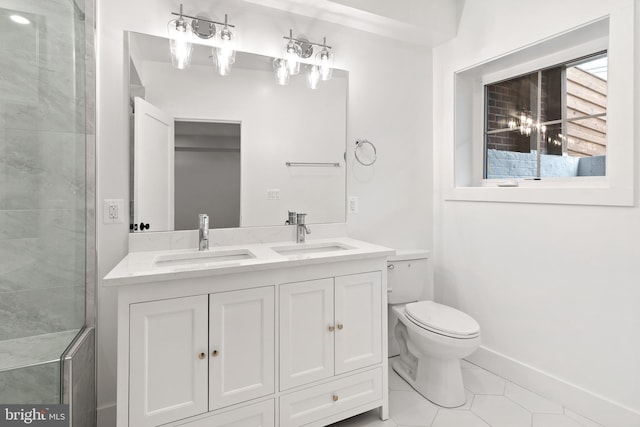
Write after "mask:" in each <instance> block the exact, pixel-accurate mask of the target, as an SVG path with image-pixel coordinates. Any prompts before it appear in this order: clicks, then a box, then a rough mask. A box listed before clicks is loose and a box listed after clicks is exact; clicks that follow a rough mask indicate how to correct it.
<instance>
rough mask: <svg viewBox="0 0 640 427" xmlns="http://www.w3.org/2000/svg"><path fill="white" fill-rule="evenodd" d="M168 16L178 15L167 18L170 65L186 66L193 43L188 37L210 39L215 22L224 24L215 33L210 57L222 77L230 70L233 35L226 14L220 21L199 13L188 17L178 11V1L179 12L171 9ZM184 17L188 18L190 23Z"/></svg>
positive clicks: (233, 55)
mask: <svg viewBox="0 0 640 427" xmlns="http://www.w3.org/2000/svg"><path fill="white" fill-rule="evenodd" d="M171 14H172V15H176V16H178V18H177V19H172V20H171V21H169V24H168V29H169V44H170V47H171V62H172V63H173V66H174V67H176V68H178V69H180V70H183V69H185V68H187V67H189V65H190V63H191V52H192V50H193V46H192V44H191V38H192V36H193V35H196V36H198V37H199V38H201V39H205V40H207V39H211V38H213V37H215V36H216V24H217V25H224V27H223V28H222V30H220V32H219V37H218V39H217V40H216V42H215V45H216V47H215V48H213V58H214V63H215V65H216V68H217V70H218V73H219V74H221V75H223V76H225V75H227V74H229V72H230V71H231V65H233V63H234V62H235V58H236V52H235V36H234V34H233V33H232V32H231V30H230V29H229V27H231V28H234V27H235V26H234V25H231V24H229V22H228V19H227V15H224V22H218V21H213V20H211V19H209V18H208V17H205V16H203V15H198V16H189V15H185V14H184V13H182V4H180V12H179V13H177V12H171ZM185 18H189V19H191V20H192V21H191V23H189V22H187V21H186V20H185Z"/></svg>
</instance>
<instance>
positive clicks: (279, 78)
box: [273, 58, 289, 86]
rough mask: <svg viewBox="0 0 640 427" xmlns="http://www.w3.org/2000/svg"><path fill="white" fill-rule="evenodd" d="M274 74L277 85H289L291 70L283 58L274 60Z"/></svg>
mask: <svg viewBox="0 0 640 427" xmlns="http://www.w3.org/2000/svg"><path fill="white" fill-rule="evenodd" d="M273 72H274V76H275V78H276V83H277V84H279V85H280V86H285V85H287V84H289V68H288V67H287V61H285V60H284V59H282V58H276V59H274V60H273Z"/></svg>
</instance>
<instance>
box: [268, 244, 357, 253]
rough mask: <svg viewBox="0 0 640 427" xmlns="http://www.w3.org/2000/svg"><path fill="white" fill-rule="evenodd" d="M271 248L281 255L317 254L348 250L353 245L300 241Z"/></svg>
mask: <svg viewBox="0 0 640 427" xmlns="http://www.w3.org/2000/svg"><path fill="white" fill-rule="evenodd" d="M271 249H273V250H274V251H276V252H277V253H279V254H280V255H306V254H317V253H323V252H336V251H346V250H349V249H353V248H352V247H351V246H347V245H344V244H342V243H336V242H323V243H299V244H297V245H289V246H272V247H271Z"/></svg>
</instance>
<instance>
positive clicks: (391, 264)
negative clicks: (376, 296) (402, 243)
mask: <svg viewBox="0 0 640 427" xmlns="http://www.w3.org/2000/svg"><path fill="white" fill-rule="evenodd" d="M387 288H388V289H389V292H388V294H387V295H388V301H389V304H402V303H408V302H412V301H419V300H433V281H432V280H431V274H430V271H429V251H427V250H420V249H410V250H407V249H404V250H403V249H398V250H396V255H394V256H390V257H389V258H388V260H387Z"/></svg>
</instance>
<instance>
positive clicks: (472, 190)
mask: <svg viewBox="0 0 640 427" xmlns="http://www.w3.org/2000/svg"><path fill="white" fill-rule="evenodd" d="M501 181H502V180H495V181H494V180H491V181H490V182H489V181H485V182H483V184H482V186H479V187H451V188H449V189H447V190H445V195H444V199H445V200H446V201H469V202H500V203H535V204H553V205H556V204H557V205H593V206H634V194H633V187H629V188H615V187H612V186H610V185H608V182H607V180H606V179H594V180H589V181H590V182H588V183H585V182H578V181H575V180H567V181H565V182H560V181H559V180H552V179H547V180H544V179H543V180H541V181H535V180H522V179H519V180H515V181H516V182H517V183H518V186H514V187H498V182H501Z"/></svg>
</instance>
